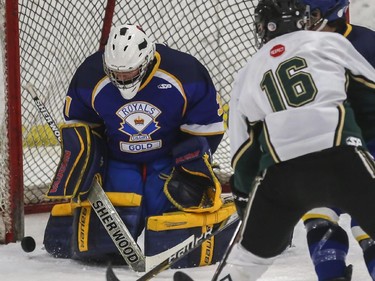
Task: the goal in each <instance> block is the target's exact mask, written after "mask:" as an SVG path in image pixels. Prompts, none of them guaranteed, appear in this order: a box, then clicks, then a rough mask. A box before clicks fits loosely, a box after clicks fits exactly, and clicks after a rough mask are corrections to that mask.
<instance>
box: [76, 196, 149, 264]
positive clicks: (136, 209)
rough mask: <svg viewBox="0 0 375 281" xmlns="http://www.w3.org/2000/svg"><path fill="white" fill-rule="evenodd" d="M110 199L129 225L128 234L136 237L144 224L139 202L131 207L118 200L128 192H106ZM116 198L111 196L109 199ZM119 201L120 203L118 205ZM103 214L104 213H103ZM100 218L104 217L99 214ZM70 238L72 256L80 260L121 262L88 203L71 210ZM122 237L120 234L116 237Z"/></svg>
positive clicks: (114, 247) (115, 248)
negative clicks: (71, 235)
mask: <svg viewBox="0 0 375 281" xmlns="http://www.w3.org/2000/svg"><path fill="white" fill-rule="evenodd" d="M107 195H108V197H109V199H110V200H111V201H112V203H113V205H114V206H115V208H116V210H117V212H118V214H119V215H120V217H121V219H122V220H123V222H124V223H125V225H126V227H127V228H128V230H129V232H130V234H131V235H132V237H133V238H134V240H137V238H138V236H139V235H140V233H141V231H142V229H143V227H144V225H143V224H142V222H141V218H142V216H141V211H142V210H141V207H140V206H139V204H140V201H139V202H137V203H136V204H134V205H135V206H131V204H128V203H125V206H124V201H122V202H121V200H119V199H118V197H122V196H123V197H124V196H125V197H126V196H127V195H128V194H127V193H116V192H108V193H107ZM114 197H115V198H116V197H117V199H112V198H114ZM119 204H120V206H119ZM103 216H105V214H103ZM102 218H103V217H102ZM73 237H74V239H73V240H72V258H73V259H77V260H82V261H88V262H90V261H94V262H108V261H110V262H111V263H115V264H122V263H124V259H123V257H122V256H121V254H120V253H119V251H118V249H117V247H116V245H115V244H114V243H113V241H112V239H111V237H110V236H109V235H108V233H107V231H106V229H105V227H104V226H103V224H102V223H101V222H100V220H99V219H98V217H97V215H96V214H95V212H94V210H92V208H91V206H89V205H88V206H82V207H80V208H76V210H75V211H74V221H73ZM118 238H119V239H121V237H118Z"/></svg>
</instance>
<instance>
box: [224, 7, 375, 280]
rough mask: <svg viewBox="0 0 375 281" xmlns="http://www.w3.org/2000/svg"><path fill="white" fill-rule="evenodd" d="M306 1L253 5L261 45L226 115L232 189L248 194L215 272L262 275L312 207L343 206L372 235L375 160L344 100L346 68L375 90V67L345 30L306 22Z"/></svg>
mask: <svg viewBox="0 0 375 281" xmlns="http://www.w3.org/2000/svg"><path fill="white" fill-rule="evenodd" d="M305 8H306V7H305V5H302V4H301V3H300V2H299V1H298V0H261V1H259V4H258V6H257V7H256V9H255V28H256V35H257V37H258V39H259V45H260V46H261V49H260V50H259V51H258V52H257V53H256V54H255V55H254V56H253V57H252V58H251V59H250V60H249V62H248V63H247V64H246V66H245V67H244V68H243V69H242V70H241V71H240V72H239V73H238V75H237V77H236V80H235V82H234V87H233V93H232V97H231V102H230V114H229V137H230V144H231V155H232V166H233V168H234V177H233V179H232V188H233V190H234V192H235V193H236V192H240V193H241V192H242V193H243V194H246V193H249V191H250V197H249V204H248V205H247V209H246V211H245V214H244V224H243V228H242V230H241V232H240V237H239V240H238V242H237V243H235V244H234V245H233V247H232V249H231V250H230V253H229V255H228V258H227V259H226V261H224V262H223V263H222V265H223V266H222V267H220V270H221V272H220V274H219V277H218V280H233V281H240V280H246V281H249V280H250V281H253V280H257V279H258V278H259V277H260V276H261V275H262V274H263V273H264V272H265V271H266V270H267V268H268V266H269V265H270V264H272V262H273V260H274V258H275V257H276V256H277V255H279V254H280V253H282V252H283V251H284V250H285V249H286V247H287V246H288V244H289V240H290V237H291V234H292V232H293V230H294V227H295V225H296V224H297V222H298V221H299V219H300V218H301V216H302V215H303V214H304V213H306V212H307V211H309V210H310V209H312V208H316V207H322V206H329V207H337V208H340V209H342V210H344V211H345V212H347V213H349V214H350V215H351V216H352V217H353V218H355V219H356V220H357V221H358V223H359V225H360V226H361V227H362V228H363V229H364V230H365V231H366V232H367V233H368V234H369V235H370V236H371V237H375V224H374V223H373V214H375V205H374V204H373V198H374V196H375V188H374V187H375V163H374V159H373V158H372V157H371V155H370V154H369V153H368V150H367V148H366V146H365V142H364V139H363V137H362V134H361V130H360V128H359V126H358V125H357V123H356V120H355V118H354V113H353V110H352V108H351V107H350V104H349V103H348V102H347V89H348V81H349V77H350V78H351V79H353V80H355V81H357V82H360V83H361V84H362V86H363V87H364V90H363V93H367V94H369V95H374V94H375V70H374V68H373V67H372V66H371V65H370V64H369V63H368V62H367V61H366V60H365V59H364V58H363V57H362V55H360V54H359V53H358V52H357V51H356V50H355V48H354V47H353V46H352V45H351V44H350V42H349V41H347V40H346V39H345V38H344V37H343V36H342V35H339V34H335V33H328V32H314V31H307V30H303V29H304V28H305V25H306V23H307V22H309V21H308V19H306V16H305V10H306V9H305ZM255 175H258V176H257V177H255ZM254 178H255V179H254ZM334 231H335V230H334V229H330V230H329V231H327V233H326V234H325V235H326V236H327V237H329V236H330V235H331V234H332V232H334Z"/></svg>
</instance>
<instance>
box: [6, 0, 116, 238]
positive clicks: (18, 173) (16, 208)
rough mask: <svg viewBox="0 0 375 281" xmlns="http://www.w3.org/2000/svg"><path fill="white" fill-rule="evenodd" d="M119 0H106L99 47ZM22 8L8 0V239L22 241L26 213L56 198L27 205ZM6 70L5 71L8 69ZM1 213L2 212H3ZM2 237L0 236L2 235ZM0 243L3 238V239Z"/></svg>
mask: <svg viewBox="0 0 375 281" xmlns="http://www.w3.org/2000/svg"><path fill="white" fill-rule="evenodd" d="M115 5H116V0H107V6H106V8H105V15H104V19H103V25H102V34H101V37H100V40H99V41H98V47H99V49H102V48H104V46H105V44H106V41H107V38H108V35H109V32H110V29H111V23H112V18H113V14H114V8H115ZM18 14H19V8H18V1H12V0H5V15H4V18H5V23H4V31H5V37H4V40H5V53H6V55H5V61H4V69H5V71H6V75H5V81H4V82H5V87H4V88H5V92H6V96H7V99H6V101H7V102H6V111H7V114H6V115H7V116H8V119H7V133H8V135H7V139H8V146H9V150H8V157H7V160H8V167H9V175H8V183H9V206H8V208H9V210H8V213H9V219H10V222H11V223H10V226H9V227H8V229H6V233H5V241H3V242H5V243H10V242H16V241H20V240H21V239H22V238H23V237H24V235H25V229H24V215H25V214H30V213H41V212H47V211H50V210H51V209H52V207H53V205H54V204H56V203H54V202H52V203H51V202H49V203H45V204H35V205H32V206H28V205H24V181H23V148H22V118H21V117H22V107H21V80H20V77H21V74H20V42H19V15H18ZM5 71H4V72H5ZM0 215H1V214H0ZM0 240H1V239H0ZM0 243H1V242H0Z"/></svg>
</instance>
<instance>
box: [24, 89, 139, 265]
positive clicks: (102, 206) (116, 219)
mask: <svg viewBox="0 0 375 281" xmlns="http://www.w3.org/2000/svg"><path fill="white" fill-rule="evenodd" d="M25 89H26V91H28V92H29V94H31V96H32V97H33V100H34V102H35V104H36V107H37V108H38V110H39V112H40V114H41V115H42V116H43V118H44V119H45V120H46V122H47V124H48V125H49V127H50V128H51V130H52V132H53V133H54V135H55V136H56V138H57V140H58V141H59V142H61V139H60V131H59V129H58V126H57V124H56V122H55V121H54V119H53V118H52V116H51V114H50V113H49V112H48V110H47V109H46V107H45V106H44V104H43V103H42V102H41V101H40V100H39V98H38V96H37V94H36V92H35V89H34V87H33V85H32V84H31V83H28V84H27V85H26V86H25ZM87 199H88V201H89V202H90V204H91V206H92V208H93V209H94V211H95V213H96V214H97V216H98V218H99V220H100V221H101V223H102V224H103V226H104V228H105V230H106V231H107V232H108V235H109V236H110V237H111V239H112V241H113V242H114V243H115V245H116V247H117V249H118V250H119V252H120V254H121V255H122V257H123V258H124V260H125V261H126V263H127V264H128V265H129V266H130V267H131V268H132V269H133V270H134V271H138V272H144V271H146V258H145V256H144V255H143V253H142V251H141V249H140V248H139V246H138V244H137V243H136V242H135V241H134V239H133V237H132V236H131V234H130V232H129V230H128V228H127V227H126V225H125V224H124V222H123V221H122V219H121V217H120V216H119V214H118V213H117V211H116V209H115V207H114V206H113V204H112V202H111V201H110V200H109V199H108V197H107V195H106V194H105V192H104V190H103V188H102V187H101V186H100V184H99V183H98V182H97V180H96V179H94V180H93V183H92V185H91V189H90V193H89V195H88V198H87Z"/></svg>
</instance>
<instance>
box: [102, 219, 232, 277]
mask: <svg viewBox="0 0 375 281" xmlns="http://www.w3.org/2000/svg"><path fill="white" fill-rule="evenodd" d="M238 221H239V217H238V215H237V213H234V214H232V215H231V216H229V217H228V218H227V219H226V220H225V221H223V222H222V223H221V224H220V225H219V227H218V228H216V229H215V230H213V231H212V232H208V233H207V234H206V236H205V237H204V238H202V237H201V236H199V237H196V236H194V235H192V236H190V237H189V238H188V239H189V240H190V243H188V244H186V243H185V245H184V246H182V245H181V244H178V245H177V246H175V247H174V248H173V249H174V251H173V253H171V255H170V256H169V257H168V258H166V259H164V260H162V262H160V263H159V264H158V265H156V266H155V267H153V268H152V269H150V270H149V271H148V272H147V273H146V274H144V275H143V276H141V277H140V278H138V279H137V280H136V281H147V280H150V279H151V278H153V277H155V276H156V275H158V274H159V273H161V272H162V271H164V270H166V269H168V268H170V267H171V266H172V265H173V264H174V263H176V262H177V261H179V260H180V259H182V258H183V257H185V256H186V255H187V254H189V253H191V252H192V251H194V250H195V249H197V248H199V246H201V245H202V244H203V243H204V242H205V241H207V240H208V239H210V238H211V237H213V236H215V235H217V234H219V233H220V232H222V231H223V230H224V229H226V228H228V227H229V226H231V225H232V224H234V223H236V222H238ZM185 241H187V240H185ZM185 241H184V242H185ZM146 258H147V257H146ZM160 260H161V259H160ZM106 277H107V281H120V279H118V278H117V276H116V274H115V273H114V272H113V269H112V267H111V266H109V267H108V268H107V275H106Z"/></svg>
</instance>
